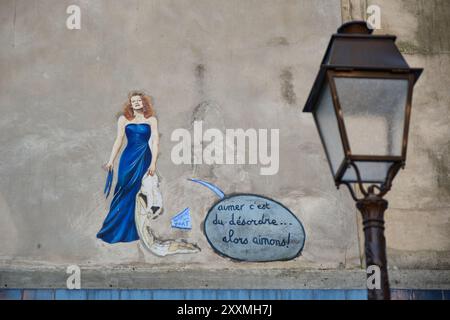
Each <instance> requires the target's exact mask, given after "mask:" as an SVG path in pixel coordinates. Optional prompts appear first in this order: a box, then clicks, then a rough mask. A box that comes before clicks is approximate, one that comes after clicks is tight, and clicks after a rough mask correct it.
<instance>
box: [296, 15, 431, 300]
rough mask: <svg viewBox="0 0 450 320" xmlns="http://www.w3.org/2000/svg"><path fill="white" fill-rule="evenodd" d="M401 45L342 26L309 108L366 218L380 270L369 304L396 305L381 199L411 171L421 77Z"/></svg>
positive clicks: (368, 248) (370, 250)
mask: <svg viewBox="0 0 450 320" xmlns="http://www.w3.org/2000/svg"><path fill="white" fill-rule="evenodd" d="M395 40H396V37H395V36H388V35H383V36H381V35H372V30H370V29H369V28H368V27H367V24H366V22H363V21H353V22H349V23H346V24H344V25H342V26H341V27H340V28H339V29H338V32H337V34H334V35H333V36H332V37H331V40H330V43H329V45H328V48H327V51H326V53H325V57H324V58H323V61H322V64H321V66H320V70H319V73H318V75H317V78H316V80H315V82H314V85H313V88H312V89H311V92H310V95H309V97H308V100H307V102H306V105H305V108H304V110H303V112H311V113H312V114H313V116H314V120H315V123H316V126H317V129H318V131H319V135H320V138H321V140H322V144H323V146H324V149H325V152H326V156H327V159H328V163H329V166H330V169H331V172H332V174H333V177H334V181H335V184H336V186H337V187H339V186H340V185H345V186H347V187H348V189H349V190H350V193H351V195H352V197H353V199H354V200H355V201H356V207H357V208H358V210H359V211H360V212H361V214H362V218H363V225H364V235H365V257H366V266H367V267H369V266H375V265H376V266H378V267H379V268H380V271H381V274H380V276H381V288H380V289H373V290H371V289H369V290H368V298H369V299H370V300H382V299H390V290H389V280H388V273H387V259H386V241H385V238H384V211H385V210H386V209H387V206H388V202H387V201H386V200H384V199H383V196H384V195H386V193H387V192H388V191H389V190H390V189H391V186H392V180H393V179H394V177H395V176H396V174H397V173H398V171H399V170H400V168H403V167H404V165H405V160H406V148H407V144H408V129H409V120H410V114H411V102H412V93H413V87H414V85H415V83H416V81H417V79H418V78H419V77H420V75H421V73H422V71H423V69H413V68H410V67H409V66H408V64H407V63H406V61H405V60H404V58H403V56H402V54H401V53H400V51H399V50H398V48H397V46H396V45H395ZM352 185H355V186H356V187H358V188H359V190H360V193H361V194H362V197H361V198H358V196H357V194H356V193H355V192H354V190H353V187H352ZM369 276H370V275H368V277H369Z"/></svg>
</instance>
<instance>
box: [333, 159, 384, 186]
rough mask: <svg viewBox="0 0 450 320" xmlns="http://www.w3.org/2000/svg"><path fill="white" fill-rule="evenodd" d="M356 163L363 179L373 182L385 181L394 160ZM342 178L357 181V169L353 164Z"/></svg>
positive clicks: (363, 180)
mask: <svg viewBox="0 0 450 320" xmlns="http://www.w3.org/2000/svg"><path fill="white" fill-rule="evenodd" d="M354 164H355V165H356V166H357V167H358V170H359V174H360V175H361V181H362V182H372V183H383V182H385V181H386V177H387V173H388V171H389V168H390V167H391V166H392V162H369V161H354ZM341 180H342V181H345V182H356V181H357V180H358V179H357V178H356V172H355V169H354V168H353V167H352V166H350V167H348V168H347V171H345V174H344V176H343V177H342V179H341Z"/></svg>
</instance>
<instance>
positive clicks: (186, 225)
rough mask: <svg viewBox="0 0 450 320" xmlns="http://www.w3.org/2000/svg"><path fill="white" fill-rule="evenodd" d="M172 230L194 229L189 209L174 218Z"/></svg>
mask: <svg viewBox="0 0 450 320" xmlns="http://www.w3.org/2000/svg"><path fill="white" fill-rule="evenodd" d="M172 228H178V229H192V222H191V215H190V211H189V208H186V209H184V210H183V211H181V212H180V213H178V214H177V215H176V216H174V217H173V218H172Z"/></svg>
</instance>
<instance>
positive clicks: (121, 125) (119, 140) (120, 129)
mask: <svg viewBox="0 0 450 320" xmlns="http://www.w3.org/2000/svg"><path fill="white" fill-rule="evenodd" d="M125 122H126V121H125V117H124V116H120V118H119V120H118V121H117V137H116V140H115V141H114V145H113V148H112V151H111V156H110V157H109V161H108V163H106V164H105V169H106V170H112V169H113V168H114V161H115V160H116V158H117V154H118V153H119V150H120V148H121V147H122V144H123V137H124V135H125Z"/></svg>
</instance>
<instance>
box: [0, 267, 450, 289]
mask: <svg viewBox="0 0 450 320" xmlns="http://www.w3.org/2000/svg"><path fill="white" fill-rule="evenodd" d="M68 276H69V275H68V274H66V269H65V268H62V267H37V268H30V267H29V268H17V267H4V266H3V267H0V288H36V289H38V288H66V280H67V277H68ZM389 277H390V283H391V287H392V288H393V289H450V270H390V271H389ZM365 279H366V276H365V272H364V271H363V270H305V269H298V270H296V269H289V270H283V269H270V270H262V269H246V270H242V269H240V270H231V269H226V270H202V269H198V268H197V269H186V268H184V269H171V270H152V269H149V268H134V267H130V268H104V269H99V268H83V267H81V287H82V289H109V288H116V289H117V288H119V289H365V283H366V282H365V281H366V280H365Z"/></svg>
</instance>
